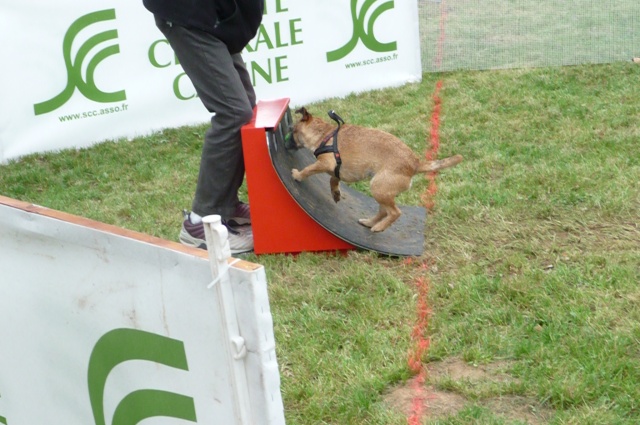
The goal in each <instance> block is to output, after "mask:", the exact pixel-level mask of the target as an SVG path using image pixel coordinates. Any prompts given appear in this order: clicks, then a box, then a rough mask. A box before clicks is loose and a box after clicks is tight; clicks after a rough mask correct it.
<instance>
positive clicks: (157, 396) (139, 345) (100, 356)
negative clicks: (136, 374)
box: [88, 329, 197, 425]
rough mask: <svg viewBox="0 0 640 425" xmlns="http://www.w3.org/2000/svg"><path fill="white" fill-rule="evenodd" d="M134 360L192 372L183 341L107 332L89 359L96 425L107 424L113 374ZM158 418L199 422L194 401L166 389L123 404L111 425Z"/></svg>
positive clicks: (144, 392) (144, 391)
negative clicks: (108, 387)
mask: <svg viewBox="0 0 640 425" xmlns="http://www.w3.org/2000/svg"><path fill="white" fill-rule="evenodd" d="M131 360H143V361H150V362H156V363H159V364H162V365H164V366H168V367H172V368H176V369H180V370H184V371H188V370H189V367H188V365H187V358H186V354H185V350H184V344H183V343H182V341H178V340H175V339H172V338H168V337H165V336H162V335H157V334H152V333H149V332H145V331H140V330H136V329H114V330H112V331H110V332H107V333H106V334H104V335H103V336H102V338H100V339H99V340H98V342H97V343H96V345H95V347H94V348H93V351H92V353H91V358H90V359H89V371H88V383H89V398H90V400H91V408H92V410H93V417H94V420H95V423H96V425H106V421H105V414H104V404H103V403H104V401H103V397H104V390H105V385H106V383H107V378H108V377H109V374H110V373H111V371H112V370H113V369H114V368H115V367H116V366H118V365H119V364H121V363H123V362H126V361H131ZM155 416H166V417H172V418H178V419H184V420H185V421H191V422H196V420H197V419H196V411H195V405H194V401H193V398H191V397H187V396H185V395H182V394H176V393H172V392H167V391H162V390H156V389H141V390H137V391H134V392H132V393H130V394H128V395H127V396H125V397H124V398H123V399H122V400H121V401H120V403H119V404H118V406H117V407H116V409H115V412H114V414H113V418H112V421H111V424H112V425H130V424H137V423H138V422H140V421H143V420H144V419H147V418H151V417H155Z"/></svg>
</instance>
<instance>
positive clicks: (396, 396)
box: [385, 358, 552, 425]
mask: <svg viewBox="0 0 640 425" xmlns="http://www.w3.org/2000/svg"><path fill="white" fill-rule="evenodd" d="M507 367H508V363H507V362H495V363H491V364H488V365H478V366H475V365H470V364H468V363H466V362H464V361H462V360H460V359H456V358H454V359H447V360H445V361H442V362H434V363H430V364H428V365H427V370H428V377H427V381H426V383H425V385H424V387H423V391H422V394H420V395H421V400H420V401H419V402H421V403H422V408H423V412H424V414H423V423H424V422H425V421H429V420H434V419H438V418H442V417H446V416H455V415H456V414H457V413H458V412H459V411H461V410H462V409H463V408H465V407H466V406H470V405H476V406H482V407H484V408H486V409H488V410H490V411H491V412H493V413H494V414H495V415H496V416H499V417H501V418H503V419H504V420H506V421H508V422H511V421H513V422H516V421H517V422H518V423H527V424H530V425H543V424H546V423H547V421H548V419H549V418H550V417H551V414H552V411H551V410H550V409H548V408H546V407H544V406H542V405H540V403H538V402H537V401H536V400H535V399H534V398H530V397H523V396H516V395H506V396H505V395H502V396H496V397H488V398H483V399H481V400H469V399H468V398H467V397H465V396H464V395H461V394H459V393H457V392H455V391H448V390H443V389H439V388H440V385H439V384H440V383H443V382H445V381H447V382H452V381H453V382H460V383H467V384H470V385H479V384H510V383H515V382H517V381H516V379H515V378H513V377H512V376H510V375H509V374H507V373H505V370H506V369H507ZM415 379H416V378H414V379H411V380H409V381H408V382H406V383H405V384H404V385H402V386H400V387H396V388H394V389H392V390H390V391H389V392H387V393H386V394H385V403H386V404H387V405H389V406H390V408H391V409H393V410H397V411H400V412H402V413H403V414H405V415H406V416H407V417H409V416H410V415H411V413H412V409H413V408H414V404H415V400H416V395H417V391H416V380H415Z"/></svg>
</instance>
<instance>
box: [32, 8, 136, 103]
mask: <svg viewBox="0 0 640 425" xmlns="http://www.w3.org/2000/svg"><path fill="white" fill-rule="evenodd" d="M115 18H116V12H115V9H107V10H101V11H99V12H93V13H89V14H87V15H84V16H82V17H80V18H78V19H77V20H76V21H75V22H74V23H73V24H71V26H70V27H69V30H68V31H67V33H66V34H65V36H64V41H63V43H62V54H63V57H64V64H65V66H66V68H67V86H66V87H65V88H64V90H62V92H60V94H58V95H57V96H55V97H54V98H52V99H49V100H47V101H46V102H42V103H36V104H35V105H33V109H34V112H35V114H36V115H41V114H46V113H48V112H51V111H54V110H56V109H58V108H59V107H61V106H62V105H64V104H65V103H67V102H68V101H69V99H71V96H72V95H73V93H74V91H75V89H76V88H77V89H78V90H79V91H80V93H82V94H83V95H84V97H86V98H87V99H89V100H93V101H95V102H102V103H108V102H121V101H123V100H126V99H127V96H126V94H125V91H124V90H120V91H116V92H113V93H108V92H104V91H101V90H100V89H98V87H97V86H96V83H95V81H94V73H95V71H96V68H97V67H98V65H99V64H100V63H101V62H102V61H103V60H105V59H106V58H108V57H109V56H112V55H115V54H117V53H120V47H119V46H118V45H117V44H115V45H112V46H108V47H105V48H104V49H102V50H100V51H98V52H97V53H95V54H94V56H93V57H92V58H90V60H89V63H88V65H87V67H86V73H87V75H86V79H84V78H83V77H82V67H83V63H84V61H85V59H87V56H88V54H89V52H90V51H91V50H92V49H93V48H94V47H96V46H97V45H99V44H101V43H104V42H106V41H109V40H115V39H117V38H118V31H117V30H108V31H103V32H101V33H99V34H96V35H94V36H92V37H90V38H89V39H88V40H87V41H85V42H84V44H82V45H81V46H80V49H78V51H77V53H76V56H75V58H72V57H71V49H72V47H73V42H74V40H75V38H76V37H77V36H78V34H79V33H80V32H81V31H82V30H84V29H85V28H87V27H89V26H91V25H93V24H95V23H97V22H102V21H110V20H113V19H115Z"/></svg>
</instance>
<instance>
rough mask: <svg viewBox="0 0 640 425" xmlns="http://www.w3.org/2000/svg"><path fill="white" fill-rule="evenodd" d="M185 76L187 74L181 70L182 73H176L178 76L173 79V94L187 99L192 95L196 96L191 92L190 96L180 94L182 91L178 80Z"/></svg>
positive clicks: (180, 98) (192, 96)
mask: <svg viewBox="0 0 640 425" xmlns="http://www.w3.org/2000/svg"><path fill="white" fill-rule="evenodd" d="M186 76H187V74H185V73H184V72H182V73H180V74H178V76H177V77H176V78H175V79H174V80H173V94H174V95H175V96H176V97H177V98H178V99H179V100H189V99H193V98H194V97H196V94H192V95H191V96H185V95H183V94H182V91H181V90H180V80H182V78H183V77H186ZM187 79H188V78H187Z"/></svg>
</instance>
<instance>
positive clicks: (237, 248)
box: [179, 211, 253, 255]
mask: <svg viewBox="0 0 640 425" xmlns="http://www.w3.org/2000/svg"><path fill="white" fill-rule="evenodd" d="M183 215H184V221H183V222H182V229H181V230H180V237H179V240H180V242H182V244H183V245H187V246H191V247H194V248H200V249H207V241H206V239H205V236H204V224H203V223H202V222H200V223H193V222H192V221H191V219H190V218H189V213H188V212H186V211H184V212H183ZM222 224H224V225H225V226H226V228H227V230H228V235H229V248H230V249H231V254H232V255H233V254H242V253H243V252H250V251H253V231H252V230H251V226H249V225H244V226H232V225H231V224H230V223H228V222H225V221H223V222H222Z"/></svg>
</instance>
